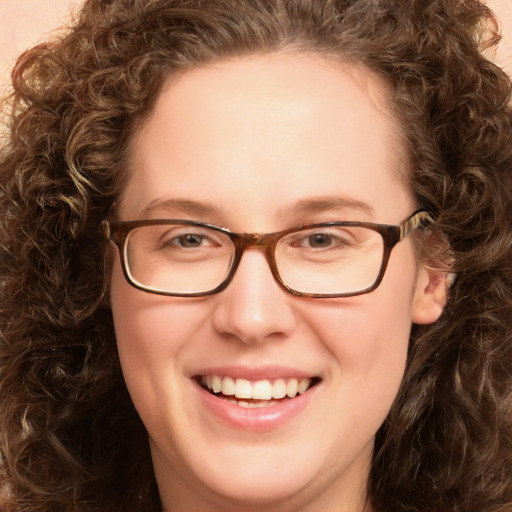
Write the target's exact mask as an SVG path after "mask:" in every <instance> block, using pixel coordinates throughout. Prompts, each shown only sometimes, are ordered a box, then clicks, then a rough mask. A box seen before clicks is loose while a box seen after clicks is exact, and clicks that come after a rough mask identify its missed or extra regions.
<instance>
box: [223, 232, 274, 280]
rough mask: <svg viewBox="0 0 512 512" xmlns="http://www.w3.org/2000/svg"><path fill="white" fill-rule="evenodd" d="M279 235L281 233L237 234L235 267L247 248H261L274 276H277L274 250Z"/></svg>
mask: <svg viewBox="0 0 512 512" xmlns="http://www.w3.org/2000/svg"><path fill="white" fill-rule="evenodd" d="M278 236H279V233H244V234H242V235H239V236H237V238H236V239H235V240H234V244H235V246H236V252H237V255H236V257H235V260H234V262H233V263H234V265H235V267H237V266H238V264H239V263H240V260H241V259H242V256H243V254H244V252H245V251H246V250H247V249H260V250H262V251H263V253H264V255H265V259H266V260H267V263H268V266H269V267H270V271H271V272H272V275H273V276H274V278H276V277H277V274H276V272H277V271H276V264H275V262H274V257H273V250H274V246H275V244H276V241H277V239H278Z"/></svg>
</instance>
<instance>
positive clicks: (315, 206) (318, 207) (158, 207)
mask: <svg viewBox="0 0 512 512" xmlns="http://www.w3.org/2000/svg"><path fill="white" fill-rule="evenodd" d="M340 209H343V210H357V211H361V212H363V213H366V214H368V215H373V213H374V209H373V208H372V207H371V206H370V205H369V204H367V203H365V202H363V201H358V200H355V199H351V198H346V197H337V196H327V197H312V198H308V199H301V200H299V201H297V202H296V203H295V205H294V206H292V207H291V208H286V210H287V211H288V212H293V213H298V214H311V213H316V212H326V211H329V210H340ZM155 211H175V212H179V213H184V214H189V215H199V216H208V215H214V214H215V213H217V212H218V209H217V208H216V207H215V206H214V205H212V204H210V203H206V202H198V201H193V200H191V199H155V200H153V201H151V202H150V203H149V204H148V205H147V206H146V207H145V208H144V209H143V210H142V214H143V215H150V214H151V213H154V212H155ZM283 213H284V212H283Z"/></svg>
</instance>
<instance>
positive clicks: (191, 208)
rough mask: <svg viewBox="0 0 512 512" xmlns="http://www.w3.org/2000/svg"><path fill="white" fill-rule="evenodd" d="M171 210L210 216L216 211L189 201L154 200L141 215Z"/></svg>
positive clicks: (200, 203)
mask: <svg viewBox="0 0 512 512" xmlns="http://www.w3.org/2000/svg"><path fill="white" fill-rule="evenodd" d="M159 210H162V211H165V210H167V211H168V210H173V211H176V212H180V213H185V214H190V215H212V214H214V213H215V212H216V211H217V209H216V208H215V207H214V206H213V205H211V204H209V203H203V202H198V201H192V200H190V199H155V200H153V201H151V202H150V203H149V204H148V205H147V206H146V207H145V208H144V210H142V214H143V215H149V214H151V213H153V212H155V211H159Z"/></svg>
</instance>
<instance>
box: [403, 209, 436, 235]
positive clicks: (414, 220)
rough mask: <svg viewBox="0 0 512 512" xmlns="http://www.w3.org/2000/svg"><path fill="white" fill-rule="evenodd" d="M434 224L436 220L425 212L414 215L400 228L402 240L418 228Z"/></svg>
mask: <svg viewBox="0 0 512 512" xmlns="http://www.w3.org/2000/svg"><path fill="white" fill-rule="evenodd" d="M433 222H434V219H433V218H432V217H431V216H430V215H429V214H428V213H427V212H426V211H425V210H421V211H419V212H416V213H414V214H413V215H411V217H409V218H408V219H407V220H406V221H405V222H404V223H403V224H402V225H401V226H400V240H402V238H404V237H406V236H407V235H408V234H409V233H410V232H411V231H414V230H415V229H416V228H419V227H421V226H424V225H425V224H429V223H433Z"/></svg>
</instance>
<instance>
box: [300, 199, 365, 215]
mask: <svg viewBox="0 0 512 512" xmlns="http://www.w3.org/2000/svg"><path fill="white" fill-rule="evenodd" d="M341 209H343V210H357V211H361V212H363V213H366V214H368V215H373V214H374V209H373V208H372V207H371V206H370V205H369V204H368V203H365V202H363V201H358V200H356V199H351V198H348V197H338V196H327V197H313V198H308V199H301V200H300V201H298V202H297V203H295V206H294V208H292V210H294V211H297V212H298V213H316V212H325V211H328V210H341Z"/></svg>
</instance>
